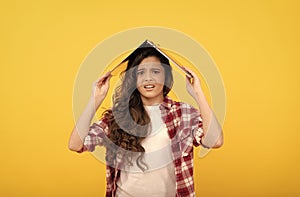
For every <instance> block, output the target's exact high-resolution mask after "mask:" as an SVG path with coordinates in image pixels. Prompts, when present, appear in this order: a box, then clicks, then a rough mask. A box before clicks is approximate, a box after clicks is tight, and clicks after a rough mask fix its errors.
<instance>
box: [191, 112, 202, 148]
mask: <svg viewBox="0 0 300 197" xmlns="http://www.w3.org/2000/svg"><path fill="white" fill-rule="evenodd" d="M191 130H192V135H193V144H194V146H199V145H202V143H201V140H202V137H203V135H204V133H203V123H202V116H201V114H200V111H199V110H197V109H196V108H194V107H191Z"/></svg>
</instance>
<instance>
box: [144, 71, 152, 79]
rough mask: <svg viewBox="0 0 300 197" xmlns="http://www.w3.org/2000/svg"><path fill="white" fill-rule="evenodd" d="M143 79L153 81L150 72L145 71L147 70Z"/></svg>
mask: <svg viewBox="0 0 300 197" xmlns="http://www.w3.org/2000/svg"><path fill="white" fill-rule="evenodd" d="M145 81H153V78H152V75H151V72H149V71H147V72H146V73H145Z"/></svg>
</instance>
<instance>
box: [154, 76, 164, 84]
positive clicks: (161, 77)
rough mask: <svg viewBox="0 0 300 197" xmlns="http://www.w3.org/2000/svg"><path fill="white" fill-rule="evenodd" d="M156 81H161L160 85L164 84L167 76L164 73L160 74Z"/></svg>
mask: <svg viewBox="0 0 300 197" xmlns="http://www.w3.org/2000/svg"><path fill="white" fill-rule="evenodd" d="M156 82H157V83H159V84H160V85H164V83H165V76H164V75H160V76H157V77H156Z"/></svg>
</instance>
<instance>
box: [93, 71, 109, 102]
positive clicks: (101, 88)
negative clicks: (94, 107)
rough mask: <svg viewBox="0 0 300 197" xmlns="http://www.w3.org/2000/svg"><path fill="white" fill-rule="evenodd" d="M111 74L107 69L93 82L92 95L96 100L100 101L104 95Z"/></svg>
mask: <svg viewBox="0 0 300 197" xmlns="http://www.w3.org/2000/svg"><path fill="white" fill-rule="evenodd" d="M111 76H112V75H111V72H110V71H108V72H107V73H106V74H105V75H102V76H101V77H100V78H99V79H98V80H96V81H95V82H94V83H93V87H92V97H94V99H95V101H96V102H99V103H100V102H102V100H103V99H104V98H105V97H106V94H107V92H108V89H109V81H110V78H111Z"/></svg>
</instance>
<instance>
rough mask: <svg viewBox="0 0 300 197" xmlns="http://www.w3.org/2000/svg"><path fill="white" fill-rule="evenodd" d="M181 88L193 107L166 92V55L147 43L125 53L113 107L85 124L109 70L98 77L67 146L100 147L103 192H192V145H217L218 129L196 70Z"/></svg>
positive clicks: (169, 76) (79, 149)
mask: <svg viewBox="0 0 300 197" xmlns="http://www.w3.org/2000/svg"><path fill="white" fill-rule="evenodd" d="M186 69H187V70H188V71H189V72H190V73H191V74H192V75H193V82H192V83H191V81H190V80H189V79H188V78H187V80H186V83H187V84H186V87H187V91H188V92H189V94H190V95H191V96H192V97H193V98H194V99H195V100H196V102H197V104H198V107H199V110H198V109H196V108H194V107H192V106H191V105H189V104H187V103H183V102H177V101H173V100H172V99H171V98H169V97H168V96H167V95H168V93H169V91H170V90H171V88H172V84H173V76H172V71H171V66H170V64H169V61H168V59H166V58H165V57H164V56H163V55H161V54H160V53H159V52H158V51H157V50H156V49H154V48H151V47H145V48H139V49H138V50H137V52H136V54H135V55H134V56H133V57H131V58H129V60H128V65H127V68H126V71H125V72H124V73H123V75H122V83H121V85H120V86H119V87H118V88H117V89H116V90H115V93H114V96H113V106H112V108H111V109H109V110H107V111H106V112H105V113H104V115H103V117H102V118H101V119H100V120H99V121H98V122H97V123H93V124H92V125H91V126H90V124H91V121H92V118H93V117H94V115H95V112H96V110H97V109H98V107H99V106H100V105H101V103H102V101H103V100H104V98H105V97H106V95H107V92H108V89H109V81H110V78H111V74H110V72H108V73H106V74H105V75H103V76H102V77H100V78H99V79H98V80H97V81H96V82H95V83H94V86H93V91H92V95H91V98H90V101H89V103H88V104H87V106H86V108H85V110H84V111H83V113H82V114H81V116H80V118H79V120H78V121H77V124H76V126H75V127H74V129H73V131H72V134H71V136H70V141H69V149H70V150H72V151H77V152H83V151H94V149H95V146H97V145H98V146H105V147H106V165H107V177H106V180H107V185H106V196H122V197H123V196H125V197H127V196H160V197H161V196H172V197H174V196H195V191H194V179H193V146H199V145H202V146H204V147H206V148H219V147H221V146H222V144H223V134H222V129H221V128H220V126H219V124H218V121H217V120H216V118H215V116H214V114H213V112H212V110H211V108H210V107H209V105H208V103H207V101H206V99H205V96H204V94H203V91H202V89H201V85H200V81H199V78H198V77H197V75H196V74H195V73H194V72H193V71H191V70H189V69H188V68H186Z"/></svg>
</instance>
